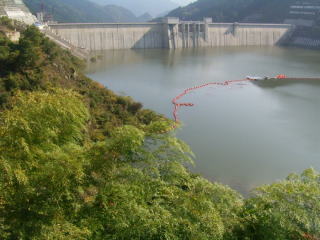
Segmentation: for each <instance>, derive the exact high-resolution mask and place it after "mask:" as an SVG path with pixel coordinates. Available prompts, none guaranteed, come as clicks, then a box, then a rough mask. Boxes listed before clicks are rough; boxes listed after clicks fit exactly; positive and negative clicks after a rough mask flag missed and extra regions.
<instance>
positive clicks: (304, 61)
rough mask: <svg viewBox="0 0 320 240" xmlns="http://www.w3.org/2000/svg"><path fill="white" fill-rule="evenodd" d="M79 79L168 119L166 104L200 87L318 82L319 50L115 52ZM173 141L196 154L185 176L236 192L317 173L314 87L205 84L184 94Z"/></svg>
mask: <svg viewBox="0 0 320 240" xmlns="http://www.w3.org/2000/svg"><path fill="white" fill-rule="evenodd" d="M100 54H102V55H103V57H102V59H101V60H98V61H97V62H95V63H90V64H89V65H88V69H87V75H88V76H89V77H90V78H92V79H94V80H96V81H98V82H100V83H102V84H103V85H105V86H106V87H107V88H109V89H111V90H113V91H115V92H116V93H118V94H120V95H126V96H131V97H133V98H134V99H135V100H136V101H139V102H141V103H143V105H144V107H145V108H150V109H152V110H154V111H156V112H159V113H162V114H164V115H165V116H167V117H168V118H172V111H173V105H172V103H171V100H172V99H173V98H174V97H175V96H177V95H179V94H180V93H181V92H183V91H184V90H185V89H187V88H190V87H193V86H197V85H201V84H204V83H208V82H216V81H217V82H224V81H226V80H238V79H243V78H245V77H246V76H247V75H251V76H270V77H271V76H275V75H277V74H286V75H287V76H290V77H320V67H319V66H320V52H319V51H311V50H303V49H293V48H279V47H261V48H258V47H257V48H256V47H253V48H251V47H250V48H249V47H225V48H209V49H207V48H198V49H178V50H164V49H154V50H117V51H106V52H103V53H100ZM180 101H181V102H192V103H194V107H183V108H181V109H180V110H179V112H178V114H179V119H181V121H182V123H183V125H182V127H181V128H180V129H178V130H177V136H178V137H179V138H181V139H183V140H184V141H185V142H186V143H188V144H189V145H190V146H191V148H192V150H193V152H194V153H195V155H196V158H195V166H194V167H193V169H192V171H193V172H196V173H199V174H202V175H203V176H205V177H206V178H208V179H210V180H212V181H218V182H221V183H224V184H228V185H230V186H231V187H232V188H234V189H237V190H239V191H240V192H242V193H248V192H249V191H250V190H251V189H253V188H254V187H256V186H258V185H261V184H266V183H271V182H274V181H277V180H281V179H283V178H285V177H286V176H287V175H288V174H289V173H291V172H297V173H298V172H299V173H300V172H301V171H302V170H304V169H306V168H309V167H314V168H315V169H316V170H318V171H319V170H320V81H319V82H316V81H312V82H308V81H300V82H299V81H298V82H292V83H290V82H288V83H287V84H281V85H278V84H272V85H268V86H263V87H261V86H258V85H256V84H252V83H251V82H248V83H241V84H232V85H229V86H208V87H206V88H201V89H198V90H196V91H193V92H191V93H190V94H188V95H186V96H184V97H183V98H182V99H181V100H180Z"/></svg>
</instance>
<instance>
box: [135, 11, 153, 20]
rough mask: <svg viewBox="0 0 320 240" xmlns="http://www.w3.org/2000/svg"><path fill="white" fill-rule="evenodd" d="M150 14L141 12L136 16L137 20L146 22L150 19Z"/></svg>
mask: <svg viewBox="0 0 320 240" xmlns="http://www.w3.org/2000/svg"><path fill="white" fill-rule="evenodd" d="M152 18H153V17H152V16H151V15H150V14H149V13H145V14H142V15H141V16H139V17H137V20H138V22H148V21H150V20H152Z"/></svg>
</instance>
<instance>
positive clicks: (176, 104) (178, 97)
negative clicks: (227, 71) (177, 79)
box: [172, 75, 285, 128]
mask: <svg viewBox="0 0 320 240" xmlns="http://www.w3.org/2000/svg"><path fill="white" fill-rule="evenodd" d="M283 76H285V75H283ZM277 77H278V76H277ZM254 80H255V79H241V80H229V81H225V82H210V83H206V84H202V85H199V86H195V87H192V88H187V89H186V90H184V91H183V92H182V93H180V94H179V95H178V96H176V97H175V98H174V99H172V104H173V105H174V109H173V118H174V121H175V123H176V124H175V125H174V126H173V127H174V128H176V127H177V124H178V123H179V118H178V111H179V108H180V107H193V106H194V104H193V103H183V102H182V103H179V102H177V101H178V100H179V99H180V98H182V97H183V96H185V95H187V94H188V93H190V92H191V91H193V90H196V89H199V88H203V87H207V86H209V85H221V86H228V85H230V84H233V83H240V82H248V81H254Z"/></svg>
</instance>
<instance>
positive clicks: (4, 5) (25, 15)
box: [0, 0, 37, 25]
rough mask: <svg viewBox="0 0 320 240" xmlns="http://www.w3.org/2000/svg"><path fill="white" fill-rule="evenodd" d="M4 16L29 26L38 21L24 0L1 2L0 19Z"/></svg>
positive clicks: (4, 0) (2, 0) (0, 0)
mask: <svg viewBox="0 0 320 240" xmlns="http://www.w3.org/2000/svg"><path fill="white" fill-rule="evenodd" d="M4 16H6V17H8V18H10V19H14V20H18V21H21V22H24V23H26V24H28V25H31V24H33V23H35V22H36V21H37V18H36V17H35V16H34V15H32V13H31V12H30V11H29V9H28V8H27V7H26V5H25V4H24V3H23V1H22V0H0V17H4Z"/></svg>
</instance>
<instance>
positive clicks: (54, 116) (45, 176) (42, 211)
mask: <svg viewBox="0 0 320 240" xmlns="http://www.w3.org/2000/svg"><path fill="white" fill-rule="evenodd" d="M87 120H88V112H87V109H86V108H85V106H84V105H83V103H82V101H81V99H80V97H79V96H78V95H77V94H74V93H73V92H70V91H65V90H53V91H52V92H51V93H47V92H35V93H27V94H25V93H18V95H17V96H16V97H15V98H14V99H13V100H12V107H11V108H10V109H9V110H6V111H4V112H3V113H2V114H1V118H0V153H1V155H0V186H1V192H0V216H4V226H5V230H4V232H5V233H2V234H4V236H6V235H8V239H29V237H30V238H31V237H32V236H37V235H39V234H40V232H41V230H42V227H45V226H50V225H52V224H53V221H54V220H59V219H60V218H61V215H62V216H63V213H65V215H66V217H68V215H67V213H69V214H71V213H73V212H74V211H75V209H76V208H77V206H76V204H77V201H76V195H75V191H76V189H77V187H78V185H79V184H81V182H82V180H83V177H84V166H85V165H86V164H87V163H86V162H85V159H84V158H83V152H84V150H85V149H84V147H83V141H84V140H85V138H84V137H85V136H84V134H85V131H84V130H85V125H86V122H87ZM0 229H1V228H0ZM46 231H47V230H46ZM66 231H67V230H66ZM0 233H1V232H0ZM0 238H1V239H5V238H4V237H2V236H0Z"/></svg>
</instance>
